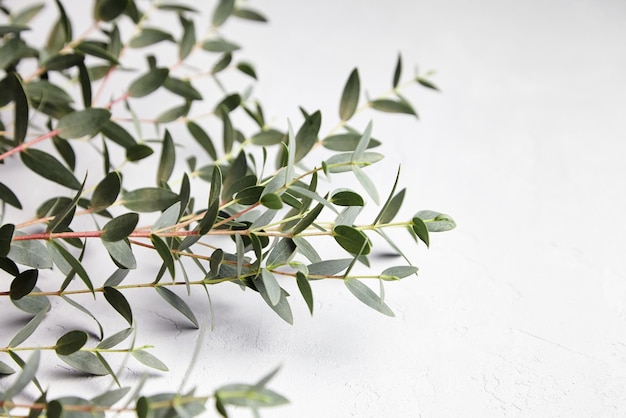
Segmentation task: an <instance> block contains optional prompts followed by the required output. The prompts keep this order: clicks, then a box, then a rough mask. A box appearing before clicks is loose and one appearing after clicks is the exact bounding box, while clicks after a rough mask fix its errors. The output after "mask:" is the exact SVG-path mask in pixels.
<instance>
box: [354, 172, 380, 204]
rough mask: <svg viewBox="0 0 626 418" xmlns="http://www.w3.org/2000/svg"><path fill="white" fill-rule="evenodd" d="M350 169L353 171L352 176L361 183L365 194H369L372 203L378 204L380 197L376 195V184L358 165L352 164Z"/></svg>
mask: <svg viewBox="0 0 626 418" xmlns="http://www.w3.org/2000/svg"><path fill="white" fill-rule="evenodd" d="M352 171H353V172H354V176H355V177H356V179H357V180H358V181H359V183H361V185H362V186H363V188H364V189H365V191H366V192H367V194H369V195H370V197H371V198H372V200H373V201H374V203H376V204H378V202H379V201H380V198H379V197H378V192H377V191H376V186H375V185H374V182H373V181H372V180H371V179H370V178H369V177H368V175H367V174H365V172H364V171H363V170H362V169H361V167H359V166H358V165H353V166H352Z"/></svg>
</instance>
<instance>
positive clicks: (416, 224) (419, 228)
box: [411, 216, 429, 247]
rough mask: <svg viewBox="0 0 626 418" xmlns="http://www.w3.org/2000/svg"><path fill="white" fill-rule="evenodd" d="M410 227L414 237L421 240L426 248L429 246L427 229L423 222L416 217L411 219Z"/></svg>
mask: <svg viewBox="0 0 626 418" xmlns="http://www.w3.org/2000/svg"><path fill="white" fill-rule="evenodd" d="M411 226H412V228H413V232H415V235H417V236H418V237H419V239H421V240H422V242H423V243H424V244H426V246H427V247H428V246H429V239H428V227H427V226H426V224H425V223H424V221H422V220H421V219H420V218H418V217H417V216H416V217H414V218H413V221H412V225H411Z"/></svg>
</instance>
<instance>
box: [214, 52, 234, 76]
mask: <svg viewBox="0 0 626 418" xmlns="http://www.w3.org/2000/svg"><path fill="white" fill-rule="evenodd" d="M232 60H233V55H232V54H231V53H230V52H226V53H225V54H223V55H222V58H220V59H219V61H217V62H216V63H215V64H214V65H213V68H211V74H217V73H219V72H220V71H223V70H224V69H226V68H227V67H228V66H229V65H230V63H231V61H232Z"/></svg>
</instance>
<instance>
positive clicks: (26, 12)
mask: <svg viewBox="0 0 626 418" xmlns="http://www.w3.org/2000/svg"><path fill="white" fill-rule="evenodd" d="M44 6H45V4H44V3H36V4H33V5H30V6H28V7H26V8H25V9H23V10H21V11H19V12H17V13H15V14H14V15H13V18H12V19H11V21H12V22H13V24H15V25H27V24H28V23H29V22H30V21H31V20H32V19H33V18H34V17H35V16H37V15H38V14H39V12H40V11H41V9H43V8H44Z"/></svg>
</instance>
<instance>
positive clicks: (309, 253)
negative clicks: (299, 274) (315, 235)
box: [292, 237, 322, 263]
mask: <svg viewBox="0 0 626 418" xmlns="http://www.w3.org/2000/svg"><path fill="white" fill-rule="evenodd" d="M292 239H293V242H294V243H295V244H296V246H297V247H298V251H299V252H300V254H302V255H303V256H305V257H306V258H307V259H308V260H309V261H310V262H311V263H318V262H320V261H322V258H321V257H320V255H319V254H318V253H317V251H316V250H315V247H313V245H311V243H310V242H309V241H307V240H306V239H304V238H303V237H293V238H292Z"/></svg>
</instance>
